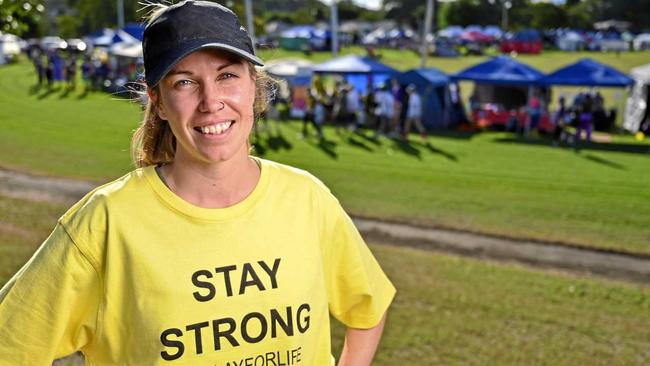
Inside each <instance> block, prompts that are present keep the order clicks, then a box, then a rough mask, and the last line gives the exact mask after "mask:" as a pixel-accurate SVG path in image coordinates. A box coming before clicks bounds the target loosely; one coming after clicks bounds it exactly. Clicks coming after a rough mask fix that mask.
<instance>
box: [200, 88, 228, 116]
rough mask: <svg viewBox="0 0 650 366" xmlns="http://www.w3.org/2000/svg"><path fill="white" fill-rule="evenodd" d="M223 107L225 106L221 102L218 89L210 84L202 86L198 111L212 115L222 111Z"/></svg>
mask: <svg viewBox="0 0 650 366" xmlns="http://www.w3.org/2000/svg"><path fill="white" fill-rule="evenodd" d="M225 107H226V104H225V103H224V102H223V99H222V95H221V91H220V90H219V88H218V87H217V86H216V85H214V84H211V83H207V84H203V86H202V88H201V103H199V111H201V112H205V113H214V112H218V111H220V110H222V109H224V108H225Z"/></svg>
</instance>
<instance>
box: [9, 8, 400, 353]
mask: <svg viewBox="0 0 650 366" xmlns="http://www.w3.org/2000/svg"><path fill="white" fill-rule="evenodd" d="M143 49H144V61H145V73H146V75H145V76H146V82H147V86H148V87H149V89H148V90H149V91H148V94H149V100H150V101H149V105H148V107H147V111H146V113H145V120H144V122H143V125H142V126H141V127H140V128H139V129H138V131H137V132H136V134H135V136H134V144H133V151H132V152H133V155H134V157H135V158H136V163H137V165H139V166H140V168H139V169H137V170H135V171H133V172H131V173H129V174H127V175H125V176H124V177H122V178H120V179H118V180H116V181H114V182H112V183H109V184H107V185H104V186H102V187H99V188H97V189H96V190H94V191H93V192H91V193H90V194H89V195H87V196H86V197H85V198H83V199H82V200H81V201H80V202H79V203H77V204H76V205H75V206H73V207H72V208H71V209H70V210H69V211H68V212H67V213H66V214H64V215H63V216H62V217H61V219H60V220H59V222H58V225H57V226H56V228H55V229H54V232H53V233H52V234H51V236H50V237H49V238H48V239H47V240H46V242H45V243H44V244H43V246H42V247H41V248H40V249H39V250H38V251H37V253H36V254H35V255H34V257H33V258H32V259H31V260H30V261H29V262H28V263H27V264H26V265H25V267H24V268H23V269H21V270H20V271H19V272H18V274H16V276H14V278H12V279H11V280H10V281H9V283H7V285H6V286H5V287H4V288H3V289H2V290H1V291H0V324H1V325H2V326H0V365H49V364H50V363H51V362H52V360H53V359H55V358H57V357H61V356H64V355H66V354H70V353H72V352H75V351H77V350H80V351H82V352H83V353H84V354H85V356H86V363H87V365H159V364H160V365H162V364H164V365H168V364H171V365H174V364H178V365H199V364H201V365H207V364H209V365H223V366H226V365H266V366H270V365H280V364H283V365H330V364H333V360H332V357H331V355H330V334H329V315H330V314H331V315H333V316H334V317H336V318H337V319H339V320H341V321H342V322H343V323H345V324H346V325H347V326H348V330H347V333H346V340H345V346H344V350H343V353H342V355H341V357H340V361H339V365H369V364H370V363H371V360H372V357H373V354H374V352H375V349H376V347H377V344H378V342H379V338H380V336H381V331H382V328H383V324H384V320H385V312H386V309H387V307H388V305H389V304H390V302H391V301H392V298H393V296H394V292H395V290H394V288H393V286H392V285H391V284H390V282H389V281H388V279H387V278H386V276H385V275H384V274H383V272H382V271H381V269H380V268H379V266H378V264H377V262H376V261H375V260H374V258H373V257H372V255H371V253H370V252H369V250H368V248H367V247H366V246H365V244H364V243H363V240H362V239H361V238H360V236H359V234H358V232H357V231H356V229H355V228H354V226H353V224H352V222H351V220H350V219H349V217H348V216H347V215H346V214H345V213H344V212H343V210H342V209H341V206H340V205H339V203H338V202H337V200H336V199H335V198H334V197H333V196H332V195H331V194H330V193H329V191H328V190H327V188H325V187H324V186H323V185H322V183H320V182H319V181H318V180H316V179H315V178H313V177H312V176H311V175H309V174H308V173H306V172H304V171H300V170H298V169H294V168H290V167H287V166H284V165H281V164H277V163H274V162H270V161H266V160H262V159H258V158H253V157H250V156H249V154H248V152H249V144H248V137H249V134H250V131H251V128H252V125H253V122H254V119H255V116H256V115H257V114H259V113H260V112H261V111H262V104H263V103H261V101H262V94H264V93H263V92H264V88H262V87H261V86H260V84H262V83H263V82H264V79H265V77H264V75H262V74H259V73H257V72H256V71H255V68H254V67H253V65H261V64H262V61H261V60H260V59H259V58H257V57H256V56H255V55H254V51H253V48H252V45H251V42H250V38H249V36H248V34H247V33H246V31H245V30H244V28H243V27H241V25H240V24H239V22H238V20H237V18H236V16H235V15H234V14H233V13H232V12H231V11H230V10H228V9H226V8H224V7H222V6H220V5H217V4H215V3H211V2H202V1H185V2H182V3H179V4H177V5H173V6H170V7H164V8H162V9H161V10H158V11H156V12H155V14H154V15H153V19H152V20H151V21H150V22H149V23H148V25H147V27H146V29H145V34H144V41H143Z"/></svg>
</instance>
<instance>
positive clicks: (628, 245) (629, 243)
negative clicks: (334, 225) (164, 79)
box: [0, 64, 650, 254]
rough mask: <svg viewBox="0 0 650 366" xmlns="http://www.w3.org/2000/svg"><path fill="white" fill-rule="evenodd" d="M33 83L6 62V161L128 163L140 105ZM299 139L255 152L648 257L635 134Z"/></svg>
mask: <svg viewBox="0 0 650 366" xmlns="http://www.w3.org/2000/svg"><path fill="white" fill-rule="evenodd" d="M33 83H34V78H33V75H32V69H31V67H29V66H28V65H27V64H17V65H10V66H5V67H2V68H0V100H2V101H3V108H0V166H5V167H10V168H15V169H20V170H27V171H32V172H37V173H43V174H50V175H57V176H70V177H78V178H85V179H92V180H96V181H98V182H100V181H106V180H108V179H113V178H115V177H117V176H120V175H122V174H123V173H124V172H126V171H128V170H130V169H131V167H132V165H131V163H130V161H129V154H128V148H129V140H130V135H131V132H132V130H133V129H134V128H135V127H136V126H137V124H138V119H139V118H140V115H139V108H138V106H137V105H134V104H133V103H129V102H128V101H125V100H123V99H118V98H114V97H111V96H107V95H105V94H102V93H91V94H89V95H86V96H84V95H83V94H81V91H76V92H72V93H70V94H67V95H66V94H64V93H63V91H61V90H58V91H55V92H52V93H49V92H47V91H46V90H34V89H32V87H31V86H32V85H33ZM299 136H300V125H299V123H297V122H293V123H289V124H284V125H281V126H280V127H278V126H277V125H274V124H270V125H269V126H267V128H266V130H263V131H261V132H260V136H259V139H258V140H257V141H256V152H255V153H256V154H259V155H261V156H264V157H267V158H270V159H274V160H277V161H280V162H285V163H288V164H292V165H295V166H298V167H301V168H305V169H307V170H309V171H311V172H313V173H314V174H315V175H317V176H318V177H320V178H321V179H322V180H324V181H325V183H326V184H328V185H329V186H330V187H331V188H332V190H333V191H334V192H335V193H336V194H337V195H338V197H340V199H341V201H342V202H343V204H344V206H345V207H346V208H347V209H348V210H349V211H350V212H352V213H355V214H359V215H365V216H372V217H378V218H384V219H399V220H403V221H409V222H417V223H422V224H429V225H438V226H444V227H450V228H456V229H463V230H471V231H477V232H485V233H492V234H499V235H506V236H514V237H526V238H535V239H542V240H550V241H562V242H569V243H575V244H579V245H586V246H595V247H602V248H610V249H616V250H623V251H629V252H638V253H646V254H649V253H650V229H649V228H650V225H649V223H650V219H648V218H650V206H648V205H647V202H649V201H650V191H648V189H647V187H648V185H649V183H650V173H648V170H647V167H648V163H650V155H649V154H648V153H647V152H648V149H649V148H650V145H648V144H647V143H638V142H635V141H633V139H632V138H631V137H629V136H628V137H626V136H615V140H614V143H613V144H593V145H587V146H585V147H584V148H583V149H581V150H574V149H570V148H558V147H551V146H550V144H548V143H547V142H546V141H544V140H541V139H530V140H525V139H519V138H516V137H515V136H513V135H511V134H507V133H482V134H468V133H465V134H463V133H453V132H447V133H440V134H438V135H436V136H433V137H431V138H429V140H428V141H427V143H426V144H424V143H421V142H419V141H417V142H413V143H410V144H405V143H401V142H396V141H392V140H388V139H383V138H382V139H380V140H378V141H375V140H372V139H369V138H365V137H361V136H357V135H354V134H344V135H342V136H339V135H336V134H334V131H333V130H329V129H327V131H326V136H327V141H326V142H325V143H319V142H318V141H316V140H315V139H313V138H310V139H307V140H303V139H300V138H299Z"/></svg>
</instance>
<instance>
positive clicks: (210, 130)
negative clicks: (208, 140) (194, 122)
mask: <svg viewBox="0 0 650 366" xmlns="http://www.w3.org/2000/svg"><path fill="white" fill-rule="evenodd" d="M230 125H232V121H228V122H223V123H217V124H216V125H210V126H203V127H199V130H200V131H201V133H203V134H210V135H220V134H222V133H224V132H226V130H227V129H228V128H230Z"/></svg>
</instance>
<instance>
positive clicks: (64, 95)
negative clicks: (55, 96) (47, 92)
mask: <svg viewBox="0 0 650 366" xmlns="http://www.w3.org/2000/svg"><path fill="white" fill-rule="evenodd" d="M73 91H74V89H73V88H70V87H64V88H63V93H61V94H59V99H65V98H67V97H68V95H70V93H72V92H73Z"/></svg>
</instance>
